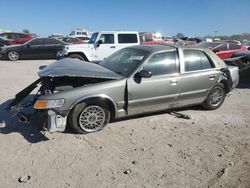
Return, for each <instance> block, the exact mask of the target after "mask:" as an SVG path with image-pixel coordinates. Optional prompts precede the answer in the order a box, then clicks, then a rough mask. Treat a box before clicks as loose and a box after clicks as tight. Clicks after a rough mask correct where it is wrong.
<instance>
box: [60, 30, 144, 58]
mask: <svg viewBox="0 0 250 188" xmlns="http://www.w3.org/2000/svg"><path fill="white" fill-rule="evenodd" d="M139 44H140V38H139V33H138V32H135V31H101V32H95V33H93V34H92V36H91V38H90V40H89V42H88V43H86V44H71V45H66V46H65V48H64V50H63V52H62V56H64V57H71V58H77V59H80V60H84V61H90V62H97V61H102V60H103V59H104V58H106V57H108V56H110V55H111V54H113V53H114V52H116V51H118V50H120V49H122V48H125V47H128V46H133V45H139Z"/></svg>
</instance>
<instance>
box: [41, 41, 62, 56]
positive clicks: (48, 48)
mask: <svg viewBox="0 0 250 188" xmlns="http://www.w3.org/2000/svg"><path fill="white" fill-rule="evenodd" d="M62 48H63V44H62V43H61V42H60V41H58V40H56V39H50V38H45V39H44V43H43V46H42V53H43V56H44V57H45V58H56V57H57V53H58V52H60V51H62Z"/></svg>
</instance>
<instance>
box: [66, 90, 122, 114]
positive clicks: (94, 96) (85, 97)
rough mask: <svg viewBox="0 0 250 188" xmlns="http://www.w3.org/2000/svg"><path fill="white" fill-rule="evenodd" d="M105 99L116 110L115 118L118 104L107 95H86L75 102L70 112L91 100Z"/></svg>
mask: <svg viewBox="0 0 250 188" xmlns="http://www.w3.org/2000/svg"><path fill="white" fill-rule="evenodd" d="M97 98H99V99H104V100H108V101H109V102H110V103H111V104H112V106H113V108H114V112H115V116H116V114H117V104H116V102H115V101H114V99H112V98H111V97H110V96H108V95H106V94H89V95H84V96H82V97H80V98H78V99H77V100H75V101H74V102H73V103H72V104H71V106H70V107H69V110H72V109H73V108H74V107H75V106H76V105H77V104H78V103H80V102H82V101H86V100H91V99H97Z"/></svg>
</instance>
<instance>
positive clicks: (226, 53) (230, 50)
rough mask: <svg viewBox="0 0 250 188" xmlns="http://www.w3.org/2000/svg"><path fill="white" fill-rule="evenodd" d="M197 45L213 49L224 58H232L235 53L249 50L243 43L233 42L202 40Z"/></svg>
mask: <svg viewBox="0 0 250 188" xmlns="http://www.w3.org/2000/svg"><path fill="white" fill-rule="evenodd" d="M197 46H198V47H203V48H209V49H211V50H212V51H213V52H214V53H216V54H217V55H218V56H219V57H220V58H221V59H223V60H224V59H229V58H231V57H232V55H233V54H234V53H237V52H242V51H246V50H247V48H246V47H244V46H242V45H241V44H238V43H231V42H202V43H200V44H198V45H197Z"/></svg>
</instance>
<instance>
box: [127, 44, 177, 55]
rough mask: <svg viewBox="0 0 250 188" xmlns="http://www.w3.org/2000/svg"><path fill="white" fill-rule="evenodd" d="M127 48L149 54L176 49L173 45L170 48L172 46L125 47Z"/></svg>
mask: <svg viewBox="0 0 250 188" xmlns="http://www.w3.org/2000/svg"><path fill="white" fill-rule="evenodd" d="M127 48H132V49H138V50H143V51H147V52H149V53H154V52H158V51H164V50H172V49H176V47H175V46H174V45H173V46H172V45H161V44H149V45H148V44H146V45H136V46H131V47H127Z"/></svg>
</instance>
